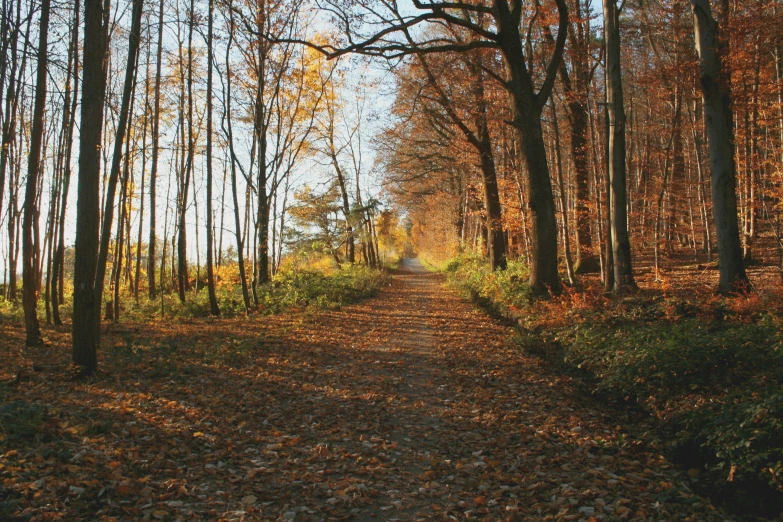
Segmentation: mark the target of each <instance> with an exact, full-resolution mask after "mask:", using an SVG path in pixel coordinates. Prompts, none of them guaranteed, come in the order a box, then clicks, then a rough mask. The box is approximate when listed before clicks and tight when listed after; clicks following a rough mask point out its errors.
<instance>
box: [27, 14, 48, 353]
mask: <svg viewBox="0 0 783 522" xmlns="http://www.w3.org/2000/svg"><path fill="white" fill-rule="evenodd" d="M50 5H51V3H50V1H49V0H41V23H40V24H39V26H38V65H37V68H36V83H35V102H34V103H35V106H34V108H33V121H32V129H31V130H30V151H29V153H28V156H27V184H26V186H25V194H24V209H23V211H24V216H23V218H22V219H23V221H22V304H23V306H24V324H25V333H26V341H25V342H26V344H27V346H36V345H39V344H41V343H42V342H43V340H42V338H41V328H40V326H39V324H38V314H37V310H36V309H37V306H38V273H37V270H36V265H37V262H38V256H39V254H40V251H39V249H37V248H36V245H35V244H34V241H33V235H34V230H33V229H34V228H37V227H38V202H37V200H38V183H39V182H40V179H41V174H42V172H41V170H42V169H41V147H42V143H43V134H44V113H45V112H46V78H47V75H48V71H47V67H48V63H49V60H48V56H49V49H48V45H49V43H48V42H49V11H50Z"/></svg>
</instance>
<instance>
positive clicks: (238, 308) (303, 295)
mask: <svg viewBox="0 0 783 522" xmlns="http://www.w3.org/2000/svg"><path fill="white" fill-rule="evenodd" d="M219 274H220V272H219ZM220 275H222V276H223V277H220V278H219V282H218V284H217V285H216V293H217V300H218V306H219V307H220V314H221V316H222V317H236V316H239V315H242V314H244V313H245V310H244V301H243V299H242V289H241V286H240V284H239V279H238V276H237V275H236V274H232V273H224V274H220ZM387 280H388V275H387V274H386V273H385V272H384V271H382V270H378V269H374V268H370V267H367V266H364V265H343V266H342V267H341V268H336V267H334V266H333V265H331V264H328V263H323V264H320V263H310V264H291V265H288V266H286V267H285V268H284V269H281V270H280V271H279V272H278V273H277V274H275V275H274V276H273V277H272V278H271V281H270V282H269V283H267V284H264V285H258V286H257V288H256V296H257V298H258V304H257V305H256V304H255V302H254V299H253V294H252V289H251V288H249V289H248V292H249V295H250V306H251V310H250V311H251V313H261V314H276V313H283V312H288V311H301V310H306V309H336V308H340V307H342V306H344V305H346V304H349V303H352V302H355V301H357V300H359V299H362V298H365V297H371V296H373V295H375V294H376V293H377V292H378V290H379V289H380V288H381V287H382V286H383V285H384V284H385V283H386V282H387ZM191 286H192V288H191V289H190V290H189V291H188V292H187V295H186V300H185V302H184V303H182V302H180V300H179V298H178V295H177V293H176V292H173V291H169V292H166V293H164V294H160V293H159V294H158V297H157V298H156V299H154V300H150V299H149V298H148V297H147V295H146V294H144V295H140V296H139V299H138V300H137V299H136V298H135V296H134V295H133V294H132V292H131V291H130V290H129V289H128V288H127V287H126V286H125V285H123V288H122V289H121V292H120V320H121V321H139V322H143V321H146V320H149V319H150V318H160V317H165V318H167V319H172V318H173V319H189V318H196V317H208V316H209V297H208V294H207V288H206V284H205V283H204V282H201V283H199V284H198V285H197V284H196V282H195V281H194V282H192V283H191ZM248 286H250V285H248ZM65 297H66V299H65V302H64V303H63V304H62V305H61V306H60V315H61V317H62V318H63V319H64V320H68V319H69V318H70V316H71V312H72V299H71V296H70V295H68V293H66V296H65ZM109 299H110V293H109V291H108V290H107V291H106V292H105V294H104V301H105V302H107V301H108V300H109ZM104 308H105V303H104ZM38 309H39V310H38V317H39V320H40V321H42V322H43V321H44V320H45V317H46V310H45V303H44V301H43V299H39V302H38ZM0 320H3V321H7V322H14V323H21V322H22V321H23V320H24V316H23V313H22V307H21V300H20V302H18V303H12V302H9V301H7V300H5V299H2V298H0Z"/></svg>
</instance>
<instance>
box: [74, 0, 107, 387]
mask: <svg viewBox="0 0 783 522" xmlns="http://www.w3.org/2000/svg"><path fill="white" fill-rule="evenodd" d="M107 7H108V6H107ZM103 23H104V6H103V5H102V1H101V0H85V2H84V47H83V49H84V50H83V53H84V55H83V56H84V58H83V60H82V63H83V76H82V77H83V88H82V106H81V126H80V129H79V185H78V201H77V206H76V252H75V256H76V257H75V266H74V281H73V289H74V290H73V294H74V295H73V362H74V364H76V365H78V366H81V367H83V368H84V369H85V370H86V371H87V372H89V373H92V372H94V371H95V370H96V368H97V366H98V359H97V348H98V344H99V342H100V330H99V327H100V305H101V299H100V295H96V292H95V288H94V286H95V276H96V272H97V265H98V233H99V230H98V226H99V220H100V209H99V201H100V181H101V178H100V174H101V134H102V132H103V106H104V99H105V94H106V61H105V60H106V47H107V44H108V42H107V40H108V38H107V37H106V31H105V30H104V26H103Z"/></svg>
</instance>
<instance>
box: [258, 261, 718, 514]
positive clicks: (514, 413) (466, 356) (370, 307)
mask: <svg viewBox="0 0 783 522" xmlns="http://www.w3.org/2000/svg"><path fill="white" fill-rule="evenodd" d="M312 326H313V330H312V331H311V334H312V335H313V336H315V337H317V338H319V337H320V338H323V339H325V338H330V339H331V340H332V341H334V340H337V341H338V342H337V345H336V346H335V345H331V342H330V345H331V347H330V348H325V347H324V348H325V349H326V351H327V352H329V354H330V355H329V356H328V360H329V363H328V364H327V365H323V363H315V364H311V365H310V368H311V369H312V371H313V372H314V374H315V375H313V376H312V379H313V384H315V381H318V382H319V383H320V384H318V385H316V386H317V387H318V389H320V390H325V391H326V393H325V394H324V395H323V396H318V397H313V398H312V399H314V402H310V401H305V402H304V403H302V402H299V407H300V408H303V409H306V410H308V411H307V413H306V414H305V416H306V418H307V419H308V422H310V420H311V419H312V420H317V424H311V425H310V426H311V427H315V426H317V429H316V430H315V431H316V432H318V435H316V434H315V433H313V432H312V431H311V432H310V433H309V434H308V435H305V438H306V439H310V440H311V441H312V442H316V440H315V439H314V438H312V437H313V436H315V437H316V438H319V437H320V438H321V439H323V440H324V441H328V440H329V439H331V442H324V443H323V444H324V446H323V447H324V448H325V449H324V453H323V454H322V455H321V456H320V458H319V459H316V462H317V464H316V469H317V470H318V471H317V473H321V472H322V473H323V478H324V479H328V480H327V482H328V484H329V488H328V489H324V488H325V486H324V485H323V484H320V488H321V489H318V488H316V491H317V493H318V495H314V496H311V495H310V494H309V493H305V495H303V496H302V497H300V500H299V501H296V500H294V498H296V495H295V494H294V495H293V497H289V498H291V500H292V501H293V502H292V503H291V504H290V505H288V506H286V507H284V508H283V511H282V513H283V516H284V517H285V516H288V517H289V518H290V517H292V516H293V513H296V514H297V520H298V519H312V520H320V519H323V517H324V516H326V519H330V518H333V519H336V518H338V517H340V516H346V517H348V519H350V520H362V521H363V520H419V519H432V520H448V519H491V520H648V519H649V520H686V519H687V520H724V517H722V516H720V515H719V513H718V512H716V511H715V509H714V508H713V507H712V506H711V505H710V504H709V501H705V500H704V499H701V498H699V497H697V496H696V495H694V494H693V493H692V492H691V491H690V490H689V488H688V486H687V485H686V482H688V481H689V480H690V479H689V478H688V477H687V476H686V475H684V474H681V473H678V472H677V471H676V470H675V469H674V468H673V467H672V466H671V465H670V464H669V463H667V462H666V461H665V460H664V459H663V458H662V457H661V456H659V455H655V454H650V453H644V452H641V451H635V450H629V449H627V443H624V442H623V437H624V435H623V433H622V431H621V429H620V427H619V426H616V425H615V424H614V423H613V421H612V419H610V418H607V416H606V415H605V414H603V413H602V412H600V411H596V410H595V403H594V402H592V401H590V400H580V399H579V397H578V394H576V393H574V391H573V390H572V389H570V388H569V384H568V380H567V379H565V378H562V377H559V376H556V375H553V374H552V373H551V372H550V371H548V370H547V369H546V368H545V367H544V366H543V365H542V363H541V362H540V361H539V360H538V359H536V358H531V357H528V356H525V355H524V354H523V353H521V351H520V350H519V349H518V348H516V347H515V346H514V344H513V339H512V336H513V331H512V329H510V328H508V327H505V326H501V325H500V324H498V323H497V322H496V321H494V320H492V319H491V318H489V317H488V316H487V315H486V314H484V313H483V312H481V311H480V310H477V309H476V308H475V307H474V306H472V305H471V304H469V303H466V302H465V301H463V300H462V299H460V298H459V297H458V296H457V295H455V294H454V293H453V292H451V291H449V290H448V289H446V288H445V287H444V286H443V279H442V277H441V276H440V275H438V274H433V273H430V272H428V271H426V270H425V269H424V268H423V267H422V265H421V264H420V263H419V261H418V260H414V259H406V260H405V261H404V262H403V265H402V267H401V268H400V270H398V271H397V272H396V274H395V275H394V278H393V281H392V283H391V284H390V286H389V288H386V289H384V291H383V292H381V293H380V295H379V296H377V297H376V298H373V299H368V300H366V301H364V302H362V303H359V304H357V305H353V306H350V307H346V308H344V309H343V310H341V311H338V312H332V313H326V314H319V315H318V316H317V317H316V318H315V324H313V325H312ZM310 404H312V407H310V406H309V405H310ZM325 412H332V414H331V415H330V416H326V415H325ZM615 422H616V421H615ZM319 440H320V439H319ZM288 487H296V486H293V485H289V486H288ZM301 487H303V488H304V491H307V487H306V486H301ZM319 497H320V498H319ZM275 504H276V505H277V506H278V507H279V504H277V503H275ZM270 507H271V506H270ZM292 508H293V511H292ZM286 510H287V511H286ZM286 513H287V515H286ZM271 514H272V513H270V515H271ZM591 517H592V518H591Z"/></svg>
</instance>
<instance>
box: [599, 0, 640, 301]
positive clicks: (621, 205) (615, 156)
mask: <svg viewBox="0 0 783 522" xmlns="http://www.w3.org/2000/svg"><path fill="white" fill-rule="evenodd" d="M603 1H604V35H605V39H606V106H607V109H608V112H609V140H608V143H607V147H608V149H609V151H608V159H609V163H608V167H609V184H610V202H609V204H610V206H611V230H612V262H613V266H614V285H613V290H614V292H616V293H620V292H623V291H626V290H633V289H635V288H636V282H635V281H634V278H633V266H632V262H631V241H630V238H629V236H628V199H627V187H626V170H625V107H624V103H623V81H622V70H621V63H620V23H619V22H620V11H619V9H618V8H617V3H616V0H603Z"/></svg>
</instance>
